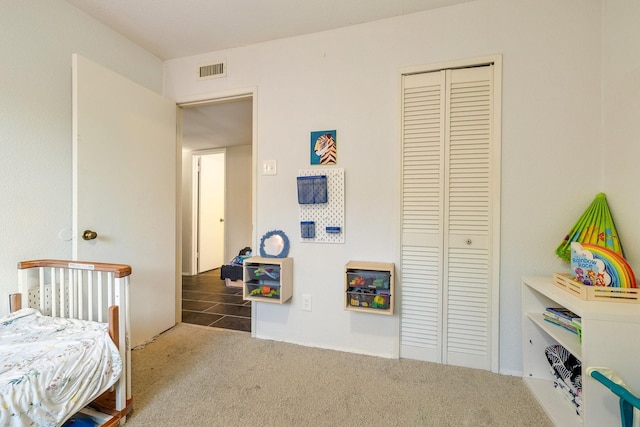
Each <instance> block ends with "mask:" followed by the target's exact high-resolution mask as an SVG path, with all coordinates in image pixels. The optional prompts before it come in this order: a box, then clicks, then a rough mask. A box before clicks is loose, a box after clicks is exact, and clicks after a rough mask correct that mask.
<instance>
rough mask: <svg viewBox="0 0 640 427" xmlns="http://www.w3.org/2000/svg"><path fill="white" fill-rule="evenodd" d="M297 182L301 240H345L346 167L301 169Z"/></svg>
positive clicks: (313, 241)
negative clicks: (311, 194)
mask: <svg viewBox="0 0 640 427" xmlns="http://www.w3.org/2000/svg"><path fill="white" fill-rule="evenodd" d="M297 183H298V207H299V209H300V241H301V242H305V243H344V238H345V232H344V203H345V201H344V169H341V168H331V169H312V170H300V171H299V172H298V177H297ZM301 186H302V198H301V197H300V196H301ZM325 186H326V187H325ZM325 188H326V189H325ZM309 193H313V194H314V195H313V197H311V196H309ZM310 223H313V226H311V225H310ZM312 227H313V230H312Z"/></svg>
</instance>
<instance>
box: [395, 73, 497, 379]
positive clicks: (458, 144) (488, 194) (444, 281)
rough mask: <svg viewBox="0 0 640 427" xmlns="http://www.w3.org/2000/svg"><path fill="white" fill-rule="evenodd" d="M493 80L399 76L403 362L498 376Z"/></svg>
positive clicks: (489, 75)
mask: <svg viewBox="0 0 640 427" xmlns="http://www.w3.org/2000/svg"><path fill="white" fill-rule="evenodd" d="M494 74H495V66H493V65H485V66H479V67H472V68H458V69H449V70H441V71H435V72H430V73H423V74H411V75H405V76H404V77H403V103H402V105H403V111H402V115H403V127H402V135H403V138H402V150H403V151H402V168H403V178H402V184H403V186H402V254H401V259H402V268H401V276H402V277H401V281H402V285H401V289H402V293H401V301H402V318H401V338H400V340H401V351H400V353H401V356H402V357H408V358H414V359H420V360H428V361H434V362H443V363H447V364H451V365H461V366H468V367H474V368H482V369H487V370H489V369H493V370H497V337H498V330H497V324H498V322H497V303H498V295H499V293H498V292H499V289H498V275H497V271H498V267H499V262H498V260H499V250H498V249H497V248H498V247H499V171H500V163H499V144H498V143H499V140H498V139H497V138H496V133H497V130H496V129H495V126H494V123H495V121H496V119H495V117H496V115H495V112H496V103H497V101H496V100H495V98H494Z"/></svg>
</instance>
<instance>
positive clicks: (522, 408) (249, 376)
mask: <svg viewBox="0 0 640 427" xmlns="http://www.w3.org/2000/svg"><path fill="white" fill-rule="evenodd" d="M132 360H133V363H132V370H133V379H132V381H133V398H134V405H133V406H134V410H133V414H132V415H131V416H130V417H129V420H128V421H127V426H130V427H136V426H432V427H436V426H437V427H442V426H444V427H446V426H457V427H459V426H473V427H481V426H505V427H506V426H509V427H511V426H532V427H533V426H535V427H547V426H551V425H552V424H551V422H550V421H549V419H548V418H547V416H546V415H545V414H544V412H543V411H542V409H541V408H540V407H539V406H538V404H537V402H536V401H535V400H534V399H533V397H532V396H531V394H530V393H529V391H528V389H527V388H526V386H525V385H524V384H523V382H522V379H521V378H519V377H512V376H504V375H499V374H493V373H490V372H486V371H482V370H475V369H468V368H458V367H453V366H447V365H438V364H433V363H426V362H418V361H413V360H406V359H400V360H394V359H384V358H379V357H372V356H363V355H357V354H352V353H343V352H338V351H332V350H324V349H317V348H310V347H304V346H298V345H294V344H288V343H281V342H274V341H269V340H261V339H255V338H251V336H250V335H249V334H247V333H242V332H236V331H230V330H223V329H215V328H205V327H202V326H196V325H188V324H184V323H182V324H179V325H177V326H176V327H174V328H172V329H171V330H169V331H167V332H165V333H164V334H162V335H160V336H159V337H157V338H156V340H155V341H153V342H151V343H149V344H147V345H146V346H145V347H143V348H140V349H136V350H134V351H133V353H132ZM559 398H560V395H559Z"/></svg>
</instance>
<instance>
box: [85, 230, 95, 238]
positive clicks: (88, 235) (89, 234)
mask: <svg viewBox="0 0 640 427" xmlns="http://www.w3.org/2000/svg"><path fill="white" fill-rule="evenodd" d="M96 237H98V233H96V232H95V231H91V230H84V233H82V238H83V239H84V240H93V239H95V238H96Z"/></svg>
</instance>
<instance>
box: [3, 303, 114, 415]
mask: <svg viewBox="0 0 640 427" xmlns="http://www.w3.org/2000/svg"><path fill="white" fill-rule="evenodd" d="M121 372H122V359H121V358H120V353H118V349H117V348H116V346H115V344H114V343H113V341H111V338H110V337H109V333H108V326H107V325H106V324H104V323H98V322H92V321H87V320H77V319H63V318H54V317H49V316H43V315H42V314H41V313H40V312H39V311H37V310H34V309H32V308H25V309H22V310H18V311H16V312H15V313H12V314H9V315H8V316H5V317H2V318H0V426H10V427H18V426H47V427H48V426H60V425H62V424H63V423H64V421H65V420H66V419H67V418H69V417H70V416H72V415H74V414H75V413H76V412H77V411H78V410H80V409H81V408H82V407H84V406H85V405H86V404H87V403H89V402H91V401H92V400H94V399H95V398H96V397H98V396H99V395H100V394H102V393H103V392H104V391H106V390H107V389H108V388H109V387H110V386H111V385H113V384H114V383H115V382H116V381H117V380H118V378H119V377H120V373H121Z"/></svg>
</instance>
